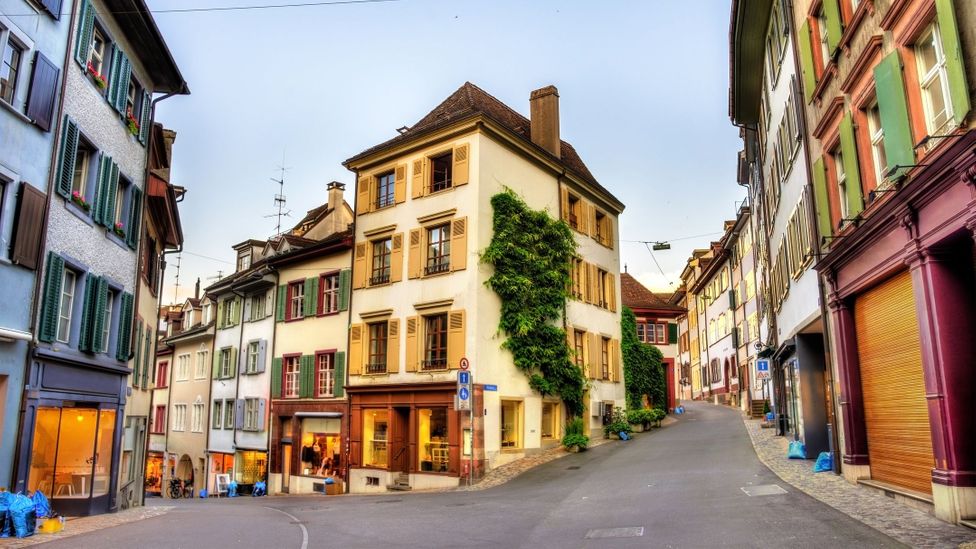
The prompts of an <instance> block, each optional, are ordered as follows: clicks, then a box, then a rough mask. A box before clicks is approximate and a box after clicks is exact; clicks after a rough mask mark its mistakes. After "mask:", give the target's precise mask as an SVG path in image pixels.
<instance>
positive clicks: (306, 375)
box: [298, 355, 315, 398]
mask: <svg viewBox="0 0 976 549" xmlns="http://www.w3.org/2000/svg"><path fill="white" fill-rule="evenodd" d="M314 384H315V357H314V356H312V355H302V358H301V361H300V364H299V370H298V398H311V397H312V387H313V385H314Z"/></svg>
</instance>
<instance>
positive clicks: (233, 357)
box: [227, 347, 238, 378]
mask: <svg viewBox="0 0 976 549" xmlns="http://www.w3.org/2000/svg"><path fill="white" fill-rule="evenodd" d="M237 355H238V352H237V347H231V348H230V364H231V366H233V365H234V364H237V360H238V356H237ZM229 370H230V369H229ZM233 371H234V370H230V372H228V373H229V375H228V376H227V377H228V378H232V377H234V374H233Z"/></svg>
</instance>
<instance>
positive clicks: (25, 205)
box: [10, 181, 47, 269]
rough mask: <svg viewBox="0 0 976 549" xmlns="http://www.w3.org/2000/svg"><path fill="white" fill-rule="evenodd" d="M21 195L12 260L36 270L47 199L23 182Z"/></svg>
mask: <svg viewBox="0 0 976 549" xmlns="http://www.w3.org/2000/svg"><path fill="white" fill-rule="evenodd" d="M19 194H20V198H19V199H18V200H17V210H16V212H15V213H14V223H13V226H14V229H13V235H11V240H12V241H13V244H12V245H11V246H10V260H11V261H13V262H14V263H16V264H18V265H21V266H23V267H26V268H28V269H36V268H37V260H38V258H39V256H40V254H41V238H42V237H43V230H44V206H45V204H46V203H47V197H46V195H45V194H44V193H42V192H41V191H39V190H37V189H35V188H34V187H33V185H31V184H29V183H27V182H26V181H21V183H20V193H19Z"/></svg>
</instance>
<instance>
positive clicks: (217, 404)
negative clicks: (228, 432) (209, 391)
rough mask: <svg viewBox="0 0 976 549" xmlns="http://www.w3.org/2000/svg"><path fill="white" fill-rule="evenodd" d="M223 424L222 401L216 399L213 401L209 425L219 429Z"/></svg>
mask: <svg viewBox="0 0 976 549" xmlns="http://www.w3.org/2000/svg"><path fill="white" fill-rule="evenodd" d="M223 426H224V401H223V400H220V399H217V400H214V401H213V420H212V424H211V427H213V428H214V429H220V428H221V427H223Z"/></svg>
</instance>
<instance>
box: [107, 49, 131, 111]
mask: <svg viewBox="0 0 976 549" xmlns="http://www.w3.org/2000/svg"><path fill="white" fill-rule="evenodd" d="M112 57H113V63H112V73H113V74H114V82H113V81H112V80H113V78H110V79H109V83H108V85H109V101H108V102H109V104H111V105H112V108H114V109H115V110H116V111H117V112H118V113H119V114H120V115H122V119H123V120H124V119H125V115H126V112H125V106H126V105H125V104H126V99H127V98H128V95H129V80H130V79H131V78H132V66H131V65H130V64H129V58H128V57H126V55H125V53H123V52H122V50H121V49H119V48H118V45H116V47H115V49H114V50H113V56H112ZM116 65H117V68H116ZM133 116H135V113H133Z"/></svg>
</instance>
